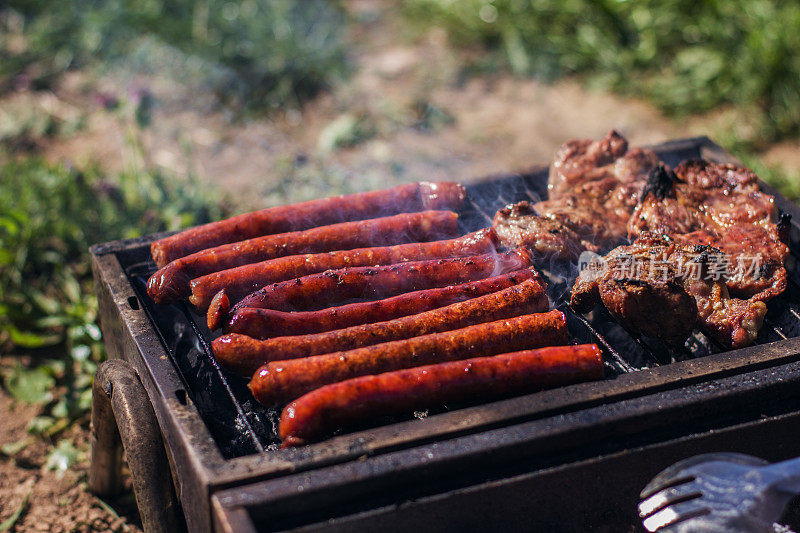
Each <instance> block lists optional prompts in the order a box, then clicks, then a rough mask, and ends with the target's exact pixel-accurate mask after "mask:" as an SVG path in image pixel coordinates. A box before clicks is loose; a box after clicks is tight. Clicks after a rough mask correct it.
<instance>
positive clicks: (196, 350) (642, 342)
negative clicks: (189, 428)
mask: <svg viewBox="0 0 800 533" xmlns="http://www.w3.org/2000/svg"><path fill="white" fill-rule="evenodd" d="M657 153H658V155H659V157H660V158H661V159H662V160H663V161H664V162H665V163H667V164H668V165H670V166H675V165H676V164H677V163H679V162H680V161H683V160H685V159H688V158H696V157H700V156H701V155H702V154H701V153H700V151H699V146H698V147H695V148H693V149H685V148H684V149H681V150H664V151H659V150H657ZM467 193H468V194H467V202H466V205H465V206H464V208H463V209H462V210H461V212H460V213H459V215H460V224H461V229H462V230H463V231H464V232H469V231H474V230H476V229H479V228H483V227H487V226H489V225H491V220H492V217H493V215H494V213H495V211H497V210H498V209H499V208H501V207H503V206H505V205H506V204H509V203H514V202H518V201H521V200H530V201H532V202H537V201H539V200H542V199H545V198H546V197H547V171H546V170H538V171H535V172H530V173H526V174H517V175H502V176H497V177H494V178H489V179H488V180H485V181H483V182H481V183H478V184H475V185H471V186H468V187H467ZM794 244H796V243H793V246H792V254H793V256H794V257H797V250H796V246H794ZM117 255H118V258H119V260H120V263H121V264H122V265H123V267H124V268H125V272H126V275H127V276H128V279H129V281H130V283H131V285H132V286H133V288H134V290H135V292H136V294H137V296H138V298H139V301H140V302H142V306H143V308H144V310H145V311H146V313H147V315H148V317H149V318H150V320H151V321H152V323H153V325H154V326H155V329H156V330H157V332H158V334H159V336H160V337H161V341H162V343H163V344H164V347H165V348H166V350H167V352H168V354H169V356H170V357H171V358H172V361H173V364H174V365H175V366H176V368H177V369H178V370H179V372H180V375H181V379H182V380H183V381H184V383H185V385H186V388H187V390H188V391H189V394H190V395H191V396H192V401H193V402H194V403H195V405H196V406H197V407H198V410H199V411H200V414H201V416H202V418H203V420H204V422H205V423H206V424H207V426H208V427H209V430H210V432H211V434H212V435H213V437H214V439H215V440H216V442H217V444H218V446H219V448H220V450H221V452H222V454H223V456H224V457H226V458H233V457H241V456H245V455H250V454H254V453H259V452H263V451H265V450H266V451H269V450H272V449H276V448H277V447H278V444H279V439H278V437H277V419H278V416H279V414H280V413H279V412H278V411H277V410H275V409H268V408H265V407H263V406H262V405H260V404H258V403H257V402H256V401H255V400H254V399H253V397H252V395H251V394H250V392H249V390H248V389H247V380H245V379H243V378H241V377H239V376H237V375H234V374H232V373H229V372H227V371H225V370H224V369H221V368H220V367H219V365H218V364H217V363H216V361H215V360H214V358H213V356H212V355H211V354H210V349H209V341H210V340H211V339H212V338H213V334H212V333H211V332H209V331H208V329H207V328H206V326H205V320H204V318H203V317H200V316H197V315H196V314H194V312H193V311H192V310H191V309H190V307H189V306H188V305H186V304H183V303H181V304H178V305H169V306H163V305H157V304H155V303H154V302H153V301H152V300H151V299H150V298H149V297H148V296H147V294H146V290H145V284H146V281H147V278H148V277H149V276H150V275H151V274H152V273H153V272H154V271H155V264H154V263H153V262H152V260H151V259H150V258H149V254H147V249H146V248H144V247H143V248H139V249H138V252H136V253H134V252H133V251H123V252H119V253H118V254H117ZM543 272H544V274H545V275H546V276H547V277H548V278H549V280H550V289H549V293H550V297H551V299H552V300H553V304H554V306H555V307H556V308H558V309H560V310H562V311H564V312H565V313H566V315H567V323H568V327H569V330H570V333H571V335H572V337H573V339H574V341H575V342H596V343H597V344H598V345H599V346H600V347H601V349H602V350H603V356H604V363H605V368H606V376H607V377H613V376H616V375H620V374H624V373H629V372H634V371H636V370H639V369H643V368H649V367H655V366H659V365H664V364H669V363H671V362H674V361H681V360H685V359H691V358H695V357H702V356H704V355H709V354H713V353H718V352H721V351H724V349H723V348H722V347H720V346H718V345H716V344H715V343H714V342H713V341H712V340H710V339H708V338H707V337H705V336H704V335H702V334H701V333H699V332H695V333H694V335H693V336H692V337H690V338H689V340H688V341H687V342H686V344H685V345H684V346H683V347H682V349H680V350H677V351H669V350H667V348H666V347H665V346H664V345H663V344H662V343H660V342H658V341H653V340H651V339H641V338H637V337H635V336H632V335H630V334H629V333H628V332H626V331H625V330H624V329H622V328H621V327H620V326H619V325H618V324H617V323H616V322H615V321H614V320H613V318H611V316H610V315H609V314H608V313H607V312H606V311H605V310H599V311H595V312H594V313H593V314H591V315H590V316H589V317H584V316H581V315H577V314H574V313H572V312H571V311H570V310H569V308H568V307H567V306H566V304H565V303H564V302H565V301H566V300H568V298H565V297H568V293H567V291H568V290H569V287H570V286H571V281H572V278H573V277H574V275H575V274H577V272H576V271H575V270H574V267H571V266H569V265H565V264H557V263H554V264H552V265H550V267H549V268H545V269H543ZM789 272H790V274H791V281H790V284H789V288H788V289H787V291H786V293H784V294H783V295H781V296H780V297H778V298H776V299H774V300H772V301H771V302H770V303H769V304H768V308H769V312H768V314H767V319H766V321H765V324H764V326H763V328H762V330H761V332H760V335H759V338H758V341H757V344H764V343H769V342H773V341H776V340H781V339H785V338H790V337H796V336H798V335H800V307H798V306H797V305H796V304H795V303H793V302H800V285H798V279H799V278H798V275H797V272H796V268H794V266H793V265H790V266H789ZM460 407H465V406H464V405H449V406H445V407H442V408H438V409H432V410H430V411H427V412H424V413H415V414H414V415H413V416H417V417H424V416H429V415H431V414H435V413H438V412H442V411H447V410H453V409H458V408H460ZM411 416H412V415H409V417H408V418H411ZM399 420H400V419H384V420H373V421H370V423H369V424H368V425H370V426H374V425H376V424H377V423H383V424H390V423H393V422H397V421H399ZM351 429H353V428H351Z"/></svg>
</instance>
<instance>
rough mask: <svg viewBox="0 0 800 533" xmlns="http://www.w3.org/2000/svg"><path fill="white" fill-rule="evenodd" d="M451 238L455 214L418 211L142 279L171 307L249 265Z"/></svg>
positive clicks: (195, 261) (316, 231)
mask: <svg viewBox="0 0 800 533" xmlns="http://www.w3.org/2000/svg"><path fill="white" fill-rule="evenodd" d="M456 235H458V215H456V214H455V213H453V212H452V211H423V212H421V213H406V214H402V215H395V216H392V217H384V218H373V219H370V220H360V221H358V222H343V223H341V224H333V225H331V226H322V227H319V228H313V229H309V230H305V231H295V232H292V233H280V234H278V235H267V236H265V237H256V238H254V239H250V240H246V241H241V242H236V243H233V244H225V245H222V246H217V247H216V248H209V249H207V250H203V251H201V252H197V253H194V254H191V255H187V256H185V257H181V258H180V259H176V260H175V261H172V262H171V263H169V264H168V265H167V266H165V267H163V268H161V269H159V270H158V271H157V272H156V273H155V274H153V275H152V277H151V278H150V279H149V280H148V282H147V294H149V295H150V297H151V298H152V299H153V300H155V301H156V302H158V303H171V302H174V301H177V300H179V299H180V298H183V297H186V296H188V295H189V293H190V290H189V281H190V280H191V278H196V277H199V276H202V275H205V274H210V273H212V272H219V271H221V270H226V269H229V268H234V267H237V266H241V265H246V264H249V263H256V262H259V261H265V260H267V259H274V258H276V257H284V256H287V255H295V254H305V253H310V252H329V251H332V250H349V249H350V250H351V249H353V248H362V247H364V246H377V245H381V246H383V245H386V244H399V243H407V242H418V241H432V240H436V239H442V238H447V237H454V236H456Z"/></svg>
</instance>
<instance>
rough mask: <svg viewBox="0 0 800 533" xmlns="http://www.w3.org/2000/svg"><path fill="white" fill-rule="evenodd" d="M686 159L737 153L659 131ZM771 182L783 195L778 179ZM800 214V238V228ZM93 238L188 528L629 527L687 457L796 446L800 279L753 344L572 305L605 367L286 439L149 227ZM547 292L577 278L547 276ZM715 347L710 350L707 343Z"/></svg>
mask: <svg viewBox="0 0 800 533" xmlns="http://www.w3.org/2000/svg"><path fill="white" fill-rule="evenodd" d="M653 148H654V150H655V151H656V152H657V153H658V155H659V156H660V157H661V158H662V159H663V160H664V161H666V162H667V163H669V164H671V165H674V164H676V163H678V162H679V161H682V160H684V159H687V158H692V157H705V158H707V159H710V160H713V161H718V162H727V161H730V160H731V157H730V156H729V155H728V154H726V153H725V152H724V151H722V150H721V149H720V148H719V147H718V146H717V145H715V144H714V143H713V142H711V141H710V140H709V139H707V138H705V137H702V138H695V139H686V140H680V141H673V142H670V143H665V144H662V145H658V146H656V147H653ZM546 180H547V169H546V168H538V169H533V170H532V171H530V172H528V173H525V174H520V175H504V176H497V177H492V178H488V179H487V180H484V181H481V182H478V183H475V184H473V185H469V186H468V187H467V189H468V199H469V202H468V203H469V205H468V206H467V207H466V208H465V209H464V210H463V212H462V213H461V215H462V216H461V219H462V224H463V225H464V228H463V229H464V230H465V231H466V230H472V229H475V228H476V227H482V226H486V225H488V224H489V222H490V220H488V219H487V217H489V218H490V217H491V216H492V214H493V213H494V211H495V210H496V209H498V208H499V207H501V206H502V205H504V204H505V203H508V202H512V201H519V200H523V199H529V200H533V201H536V200H538V199H540V198H541V197H543V196H544V195H545V190H546ZM763 188H764V189H765V190H766V191H767V192H769V193H771V194H776V193H775V192H774V191H773V190H772V189H771V188H770V187H768V186H766V185H763ZM776 203H777V206H778V208H779V209H780V210H781V211H782V212H785V213H789V214H792V215H793V221H792V230H791V233H792V253H793V256H797V244H798V242H800V227H799V226H798V224H797V223H798V221H800V210H798V209H797V208H796V207H795V206H794V205H793V204H791V203H790V202H788V201H786V200H785V199H782V198H781V197H780V196H777V194H776ZM158 237H160V236H159V235H153V236H148V237H145V238H141V239H134V240H127V241H117V242H112V243H107V244H102V245H97V246H94V247H93V248H92V255H93V269H94V275H95V280H96V290H97V293H98V298H99V303H100V316H101V328H102V330H103V334H104V339H105V342H106V346H107V348H108V352H109V355H110V357H112V358H119V359H124V360H125V361H127V362H128V363H130V365H132V367H133V368H134V369H135V370H136V372H137V373H138V375H139V377H140V379H141V382H142V385H143V387H144V389H145V390H146V391H147V395H148V398H149V400H150V402H151V404H152V406H153V412H154V413H155V417H156V419H157V422H158V426H159V427H160V429H161V433H162V437H163V440H164V443H165V448H166V453H167V457H168V460H169V464H170V469H171V472H172V477H173V480H174V483H175V488H176V492H177V495H178V499H179V500H180V503H181V505H182V508H183V511H184V514H185V517H186V521H187V526H188V529H189V530H190V531H208V530H211V529H216V530H220V531H248V530H262V529H263V530H283V529H289V528H318V527H326V528H329V529H331V530H342V529H344V530H351V529H353V530H355V529H359V530H360V529H364V528H378V527H380V528H381V529H388V530H397V531H408V530H409V529H411V528H437V529H441V528H448V529H456V528H459V527H475V526H476V525H479V526H483V527H484V528H485V529H509V528H511V529H512V530H513V529H530V527H533V526H540V527H544V526H548V527H551V528H552V527H555V528H557V529H564V530H572V529H585V528H587V527H588V526H591V527H592V528H594V529H597V530H609V531H619V530H620V528H625V529H630V528H633V527H634V524H636V518H635V502H636V496H637V494H638V491H639V490H640V489H641V488H642V487H643V486H644V484H646V482H647V481H648V480H649V479H650V477H652V476H653V475H655V474H656V473H658V472H659V471H660V470H661V469H663V468H664V467H666V466H668V465H669V464H672V463H673V462H675V461H676V460H678V459H681V458H683V457H687V456H690V455H694V454H697V453H702V452H706V451H720V450H726V451H739V452H744V453H751V454H754V455H758V456H761V457H764V458H765V459H769V460H779V459H784V458H788V457H791V456H795V455H800V441H797V439H794V438H792V436H793V435H797V434H798V433H797V429H798V425H800V386H799V385H800V383H798V382H800V338H797V336H798V335H800V315H798V310H799V309H798V308H797V307H796V306H795V304H796V303H797V304H800V298H798V294H800V287H799V286H798V285H797V283H796V281H797V280H798V279H799V278H800V276H798V273H797V271H796V267H795V265H794V260H792V264H791V265H790V268H789V270H790V277H791V278H792V283H791V284H790V289H789V291H788V292H787V294H786V295H784V296H781V297H780V298H778V299H776V300H775V301H773V302H771V303H770V305H769V308H770V311H769V313H768V320H769V322H768V324H767V325H765V327H764V331H763V333H762V335H761V336H760V337H759V341H758V344H757V345H756V346H752V347H748V348H744V349H740V350H735V351H727V352H726V351H723V350H721V349H720V348H719V347H715V346H713V345H712V344H709V341H708V340H707V339H703V338H698V339H697V340H696V346H694V347H693V348H692V350H691V352H692V353H691V354H688V353H686V354H673V353H667V352H666V351H665V350H664V349H663V347H659V346H658V345H653V344H652V343H649V342H648V341H642V340H639V339H631V338H628V339H627V340H623V341H621V340H620V339H619V336H620V334H623V335H624V332H621V331H620V329H619V328H618V326H616V325H615V324H613V323H612V322H613V321H611V319H610V317H607V316H606V317H603V316H600V317H599V318H595V319H593V320H592V321H591V322H590V321H588V320H586V319H585V318H583V317H581V316H578V315H574V314H571V313H569V311H568V310H566V309H565V311H567V313H568V325H569V328H570V332H571V334H572V335H573V337H574V338H575V339H577V340H579V341H581V342H597V343H598V344H600V346H601V347H602V348H603V352H604V354H603V355H604V363H605V365H606V374H607V377H606V379H604V380H602V381H597V382H591V383H582V384H577V385H571V386H567V387H561V388H557V389H553V390H549V391H541V392H537V393H533V394H528V395H524V396H517V397H512V398H508V399H504V400H500V401H495V402H491V403H474V404H469V405H458V406H448V407H449V408H448V409H441V410H439V411H431V413H430V414H429V416H427V418H426V419H425V420H416V419H414V418H411V417H410V418H409V419H403V420H396V419H395V420H386V421H385V422H387V423H385V424H383V425H381V426H378V427H364V428H362V429H360V430H356V431H352V432H349V433H345V434H341V435H338V436H335V437H333V438H331V439H328V440H326V441H324V442H320V443H316V444H310V445H308V446H304V447H300V448H296V449H286V450H280V449H278V448H277V443H278V441H277V438H276V436H275V427H274V424H275V420H276V416H277V413H276V412H274V411H270V410H268V409H264V408H262V407H261V406H259V405H258V404H257V403H256V402H255V401H254V400H253V399H252V396H250V394H249V392H248V391H247V389H246V382H245V381H244V380H241V379H240V378H237V377H236V376H233V375H230V374H228V373H227V372H225V371H223V370H221V369H220V368H219V367H218V366H217V365H216V363H215V361H214V360H213V358H212V357H211V356H210V353H209V347H208V341H209V339H210V338H211V335H210V333H209V332H208V331H207V329H205V327H204V326H203V323H202V320H201V319H200V317H197V316H195V315H193V313H192V312H191V310H190V309H189V308H188V307H186V306H185V305H183V304H181V305H177V306H157V305H155V304H154V303H153V302H152V301H151V300H149V298H147V297H146V294H145V292H144V281H145V280H146V277H147V275H149V273H150V272H152V271H153V269H154V266H153V265H152V262H151V261H150V258H149V245H150V243H151V242H152V241H153V240H154V239H156V238H158ZM551 281H552V283H551V292H554V294H555V293H559V292H563V291H564V290H565V289H567V288H568V286H567V285H566V284H564V283H560V282H559V280H558V276H555V275H553V276H551ZM697 355H701V356H700V357H695V356H697Z"/></svg>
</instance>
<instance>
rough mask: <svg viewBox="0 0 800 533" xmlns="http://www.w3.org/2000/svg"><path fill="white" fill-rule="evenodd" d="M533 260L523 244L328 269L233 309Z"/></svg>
mask: <svg viewBox="0 0 800 533" xmlns="http://www.w3.org/2000/svg"><path fill="white" fill-rule="evenodd" d="M532 264H533V261H532V259H531V254H530V252H529V251H528V250H527V249H526V248H519V249H517V250H513V251H511V252H504V253H500V254H498V253H490V254H482V255H474V256H469V257H453V258H450V259H436V260H429V261H411V262H408V263H398V264H395V265H383V266H377V267H354V268H342V269H339V270H328V271H326V272H321V273H319V274H311V275H309V276H303V277H301V278H296V279H293V280H289V281H282V282H280V283H273V284H272V285H267V286H266V287H263V288H262V289H260V290H258V291H256V292H254V293H253V294H251V295H250V296H248V297H246V298H244V299H243V300H242V301H241V302H239V303H238V304H236V305H235V306H234V308H233V312H234V313H235V312H236V311H238V310H239V309H243V308H245V307H257V308H261V309H275V310H276V311H298V310H305V309H311V308H317V309H320V308H323V307H331V306H334V305H341V304H343V303H347V302H348V300H349V301H352V300H354V299H361V300H364V299H368V300H376V299H380V298H386V297H389V296H394V295H395V294H401V293H404V292H408V291H415V290H423V289H433V288H436V287H446V286H447V285H452V284H456V283H466V282H468V281H475V280H479V279H484V278H486V277H490V276H494V275H499V274H506V273H508V272H513V271H515V270H519V269H521V268H526V267H530V266H531V265H532Z"/></svg>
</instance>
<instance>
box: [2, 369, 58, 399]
mask: <svg viewBox="0 0 800 533" xmlns="http://www.w3.org/2000/svg"><path fill="white" fill-rule="evenodd" d="M4 384H5V388H6V390H7V391H8V393H9V394H11V396H12V397H13V398H14V399H16V400H19V401H21V402H25V403H30V404H38V405H42V404H45V403H48V402H50V401H52V400H53V389H54V388H55V385H56V380H55V378H54V377H53V375H52V373H51V372H50V371H49V369H48V368H46V367H35V368H32V369H27V368H24V367H23V366H22V365H19V364H17V366H15V367H14V368H13V369H12V370H11V371H9V372H8V374H7V375H6V376H5V379H4Z"/></svg>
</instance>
